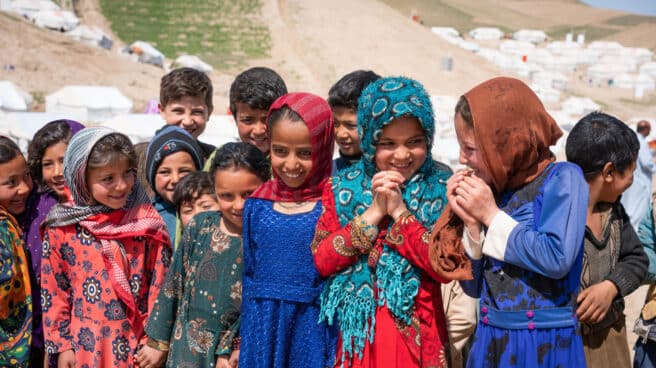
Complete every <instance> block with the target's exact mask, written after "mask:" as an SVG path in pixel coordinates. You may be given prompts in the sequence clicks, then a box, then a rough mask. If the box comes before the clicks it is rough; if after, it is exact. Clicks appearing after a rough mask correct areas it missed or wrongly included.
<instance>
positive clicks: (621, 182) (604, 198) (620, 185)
mask: <svg viewBox="0 0 656 368" xmlns="http://www.w3.org/2000/svg"><path fill="white" fill-rule="evenodd" d="M635 168H636V163H635V161H634V162H633V163H632V164H631V166H629V167H627V168H626V169H624V172H623V173H620V172H619V170H617V169H615V168H614V167H613V168H611V169H610V171H609V172H608V173H606V174H605V176H604V184H606V185H604V186H603V187H602V190H601V193H600V195H599V201H600V202H608V203H615V202H616V201H617V199H618V198H619V197H620V195H621V194H622V193H624V191H625V190H627V189H628V188H629V187H630V186H631V184H633V172H634V171H635ZM602 175H604V173H602Z"/></svg>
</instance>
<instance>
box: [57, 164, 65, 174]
mask: <svg viewBox="0 0 656 368" xmlns="http://www.w3.org/2000/svg"><path fill="white" fill-rule="evenodd" d="M63 172H64V165H63V164H61V163H59V162H55V176H62V174H63Z"/></svg>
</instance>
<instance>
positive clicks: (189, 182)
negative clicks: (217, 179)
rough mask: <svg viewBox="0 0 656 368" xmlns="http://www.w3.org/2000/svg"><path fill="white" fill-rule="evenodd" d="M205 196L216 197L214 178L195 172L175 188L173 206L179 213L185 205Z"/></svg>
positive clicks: (203, 172) (202, 172)
mask: <svg viewBox="0 0 656 368" xmlns="http://www.w3.org/2000/svg"><path fill="white" fill-rule="evenodd" d="M203 194H209V195H212V196H215V197H216V193H214V183H213V182H212V177H211V176H210V174H209V173H208V172H205V171H195V172H192V173H189V175H187V176H185V177H184V178H182V179H181V180H180V181H179V182H178V184H177V185H176V186H175V191H174V192H173V204H175V206H176V208H177V209H178V211H180V206H182V204H183V203H188V202H191V203H193V201H195V200H197V199H198V198H200V197H201V196H202V195H203Z"/></svg>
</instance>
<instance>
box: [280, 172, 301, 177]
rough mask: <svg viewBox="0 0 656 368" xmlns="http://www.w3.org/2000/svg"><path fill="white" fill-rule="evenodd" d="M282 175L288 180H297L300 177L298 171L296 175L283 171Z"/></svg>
mask: <svg viewBox="0 0 656 368" xmlns="http://www.w3.org/2000/svg"><path fill="white" fill-rule="evenodd" d="M282 173H283V174H285V176H286V177H288V178H292V179H296V178H298V177H300V176H301V172H300V171H299V172H297V173H288V172H284V171H283V172H282Z"/></svg>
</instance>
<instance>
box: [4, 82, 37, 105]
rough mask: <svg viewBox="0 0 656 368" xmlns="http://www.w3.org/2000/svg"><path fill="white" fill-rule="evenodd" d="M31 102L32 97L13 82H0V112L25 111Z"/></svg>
mask: <svg viewBox="0 0 656 368" xmlns="http://www.w3.org/2000/svg"><path fill="white" fill-rule="evenodd" d="M32 101H33V99H32V96H31V95H30V94H29V93H27V92H25V91H23V90H22V89H20V88H19V87H18V86H16V85H15V84H14V83H13V82H10V81H0V111H5V112H12V111H27V110H28V108H29V107H30V105H32Z"/></svg>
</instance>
